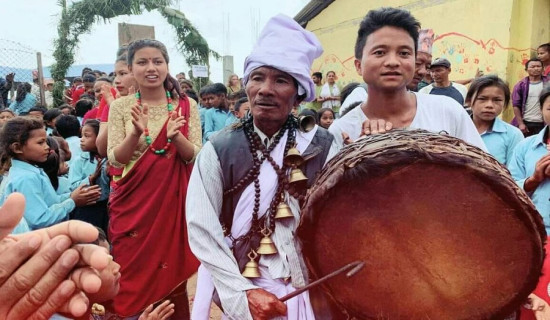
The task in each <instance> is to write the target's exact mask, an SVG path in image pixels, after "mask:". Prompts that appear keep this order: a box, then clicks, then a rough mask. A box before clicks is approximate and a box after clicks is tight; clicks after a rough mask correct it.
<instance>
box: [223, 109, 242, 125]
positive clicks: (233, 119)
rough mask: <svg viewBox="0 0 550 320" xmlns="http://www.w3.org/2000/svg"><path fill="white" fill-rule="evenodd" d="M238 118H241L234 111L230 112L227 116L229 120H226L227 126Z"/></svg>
mask: <svg viewBox="0 0 550 320" xmlns="http://www.w3.org/2000/svg"><path fill="white" fill-rule="evenodd" d="M238 120H239V118H237V117H235V115H234V114H233V112H229V116H227V120H225V126H226V127H227V126H229V125H231V124H233V122H236V121H238Z"/></svg>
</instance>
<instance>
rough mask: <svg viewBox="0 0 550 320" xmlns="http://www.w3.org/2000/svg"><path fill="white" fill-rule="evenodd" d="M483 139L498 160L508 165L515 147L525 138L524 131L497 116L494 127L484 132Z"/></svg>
mask: <svg viewBox="0 0 550 320" xmlns="http://www.w3.org/2000/svg"><path fill="white" fill-rule="evenodd" d="M481 139H483V142H484V143H485V146H486V147H487V150H489V153H490V154H491V155H492V156H493V157H495V158H496V159H497V160H498V162H500V163H502V164H503V165H508V163H509V162H510V160H511V159H512V154H513V153H514V149H515V147H516V146H517V144H518V143H520V142H521V141H522V140H523V133H521V131H520V130H519V129H518V128H516V127H514V126H513V125H511V124H508V123H506V122H504V121H502V120H500V119H499V118H495V122H494V123H493V127H492V128H491V129H489V130H488V131H485V132H484V133H482V134H481Z"/></svg>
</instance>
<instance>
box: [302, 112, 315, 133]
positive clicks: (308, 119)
mask: <svg viewBox="0 0 550 320" xmlns="http://www.w3.org/2000/svg"><path fill="white" fill-rule="evenodd" d="M315 124H316V121H315V117H313V116H301V117H299V118H298V128H300V130H301V131H303V132H310V131H311V130H313V128H315Z"/></svg>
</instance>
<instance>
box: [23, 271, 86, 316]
mask: <svg viewBox="0 0 550 320" xmlns="http://www.w3.org/2000/svg"><path fill="white" fill-rule="evenodd" d="M75 289H76V287H75V285H74V283H73V282H72V281H71V280H65V281H63V282H62V283H61V284H60V285H59V286H58V287H57V288H56V289H55V291H54V292H53V293H52V294H51V295H50V296H49V297H48V301H46V303H44V304H43V305H42V306H41V307H40V308H38V309H37V310H36V311H34V313H33V314H32V315H31V316H29V317H28V319H30V320H47V319H50V318H51V317H52V316H53V315H54V313H57V312H58V311H59V310H60V309H61V308H62V307H63V305H64V304H66V303H68V302H69V301H70V298H71V296H72V295H73V293H74V292H75ZM26 319H27V318H26Z"/></svg>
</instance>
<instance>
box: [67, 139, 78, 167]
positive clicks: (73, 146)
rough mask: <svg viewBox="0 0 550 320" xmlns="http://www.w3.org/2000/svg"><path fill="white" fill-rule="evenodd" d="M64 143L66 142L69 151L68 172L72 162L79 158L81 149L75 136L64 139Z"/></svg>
mask: <svg viewBox="0 0 550 320" xmlns="http://www.w3.org/2000/svg"><path fill="white" fill-rule="evenodd" d="M65 141H67V144H68V145H69V150H71V160H69V171H70V170H71V169H70V168H71V166H72V163H73V162H74V160H76V159H78V158H79V157H80V154H81V153H82V149H81V148H80V138H79V137H77V136H72V137H68V138H65Z"/></svg>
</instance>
